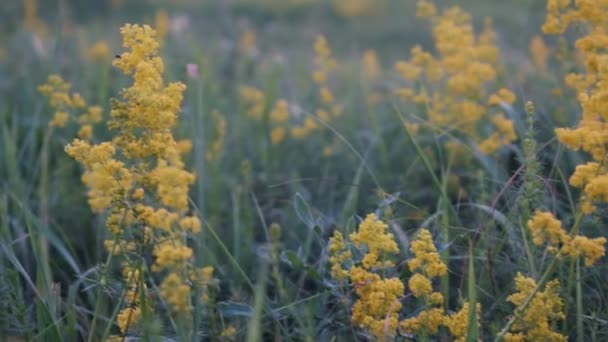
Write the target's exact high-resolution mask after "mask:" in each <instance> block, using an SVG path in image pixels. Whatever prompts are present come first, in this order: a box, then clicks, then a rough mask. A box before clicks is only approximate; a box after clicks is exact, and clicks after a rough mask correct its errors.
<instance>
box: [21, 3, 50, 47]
mask: <svg viewBox="0 0 608 342" xmlns="http://www.w3.org/2000/svg"><path fill="white" fill-rule="evenodd" d="M23 26H24V27H25V29H26V30H28V31H31V32H34V33H36V34H37V35H38V36H40V37H41V38H42V37H44V36H45V35H46V33H47V31H48V29H47V26H46V24H45V23H44V22H43V21H42V19H40V17H39V16H38V3H37V0H24V1H23Z"/></svg>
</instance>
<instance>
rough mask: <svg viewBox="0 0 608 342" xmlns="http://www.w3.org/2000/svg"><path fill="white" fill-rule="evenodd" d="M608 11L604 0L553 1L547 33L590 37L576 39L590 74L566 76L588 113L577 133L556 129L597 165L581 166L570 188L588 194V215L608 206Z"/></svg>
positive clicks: (549, 5)
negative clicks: (570, 31)
mask: <svg viewBox="0 0 608 342" xmlns="http://www.w3.org/2000/svg"><path fill="white" fill-rule="evenodd" d="M607 15H608V7H607V6H606V4H605V3H604V2H602V1H575V2H573V1H565V0H549V1H548V2H547V18H546V21H545V24H544V25H543V31H544V32H545V33H548V34H563V33H564V32H565V31H566V30H567V29H568V28H569V27H570V26H573V25H576V27H577V28H578V29H579V30H578V31H580V32H586V35H584V36H582V37H580V38H579V39H577V40H576V43H575V46H576V49H577V50H578V52H579V55H580V56H582V58H583V61H584V71H583V72H581V73H571V74H568V75H567V76H566V79H565V81H566V84H567V85H568V86H570V87H571V88H573V89H574V90H575V91H576V92H577V93H578V101H579V103H580V105H581V108H582V114H581V119H580V122H579V123H578V125H577V127H576V128H558V129H556V130H555V133H556V135H557V138H558V139H559V141H560V142H562V143H563V144H564V145H566V146H567V147H568V148H570V149H573V150H579V149H582V150H583V151H585V152H587V153H589V154H591V157H592V158H593V159H594V161H595V162H590V163H587V164H585V165H581V166H579V167H577V169H576V172H575V173H574V175H572V177H571V178H570V184H572V185H573V186H575V187H578V188H582V189H583V196H582V197H581V207H582V210H583V212H584V213H591V212H593V211H594V210H595V207H594V206H593V204H592V203H593V202H607V201H608V187H606V185H607V184H608V170H607V169H606V166H605V160H606V151H607V150H606V145H607V144H608V134H607V132H608V130H607V128H606V122H607V119H608V114H606V110H605V108H606V106H608V86H607V84H606V82H605V81H604V80H605V79H606V78H607V77H608V69H607V68H606V67H605V65H606V61H607V60H608V53H607V52H606V51H608V50H607V49H608V20H607V19H606V18H607Z"/></svg>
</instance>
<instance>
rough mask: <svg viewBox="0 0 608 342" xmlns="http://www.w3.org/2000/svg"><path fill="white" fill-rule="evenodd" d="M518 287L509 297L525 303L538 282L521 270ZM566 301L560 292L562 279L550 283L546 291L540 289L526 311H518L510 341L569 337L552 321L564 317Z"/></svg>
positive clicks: (518, 302) (556, 339) (516, 281)
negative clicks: (523, 273)
mask: <svg viewBox="0 0 608 342" xmlns="http://www.w3.org/2000/svg"><path fill="white" fill-rule="evenodd" d="M515 287H516V289H517V291H518V292H516V293H514V294H512V295H510V296H509V297H508V298H507V300H508V301H509V302H511V303H513V304H514V305H515V306H517V307H519V306H521V305H522V304H523V303H524V301H525V300H526V298H528V296H530V294H532V292H533V291H534V288H535V287H536V282H535V281H534V279H532V278H527V277H524V276H523V275H522V274H521V273H518V274H517V276H516V277H515ZM563 309H564V303H563V301H562V299H561V298H560V296H559V281H558V280H552V281H550V282H548V283H547V285H546V286H545V290H544V291H538V292H537V293H536V294H535V295H534V297H533V298H532V301H531V302H530V304H529V305H528V307H527V309H526V310H525V312H516V313H515V314H516V318H517V320H516V321H515V324H513V327H512V328H511V331H510V332H509V333H507V334H505V336H504V340H505V341H507V342H516V341H555V342H560V341H567V340H568V339H567V337H566V336H564V335H562V334H560V333H558V332H556V331H553V330H552V329H551V328H552V322H554V321H556V320H562V319H564V318H565V316H564V312H563Z"/></svg>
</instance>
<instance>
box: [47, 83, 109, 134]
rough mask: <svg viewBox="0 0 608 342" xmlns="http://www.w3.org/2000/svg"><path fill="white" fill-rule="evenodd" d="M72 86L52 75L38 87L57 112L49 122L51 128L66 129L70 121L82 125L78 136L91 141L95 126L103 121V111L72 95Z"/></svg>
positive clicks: (77, 95) (76, 95) (78, 96)
mask: <svg viewBox="0 0 608 342" xmlns="http://www.w3.org/2000/svg"><path fill="white" fill-rule="evenodd" d="M71 88H72V85H71V84H70V83H68V82H66V81H64V80H63V79H62V78H61V77H60V76H59V75H51V76H49V77H48V79H47V82H46V83H45V84H42V85H40V86H39V87H38V91H39V92H40V93H41V94H42V95H44V96H46V97H47V98H48V99H49V105H50V106H51V108H53V110H54V111H55V114H54V115H53V119H52V120H51V121H50V122H49V126H51V127H65V126H66V125H67V123H68V122H69V121H70V119H72V120H75V121H77V122H78V123H79V124H80V130H79V131H78V136H79V137H80V138H81V139H85V140H89V139H91V138H92V137H93V125H94V124H96V123H99V122H100V121H101V120H102V119H103V114H102V109H101V107H98V106H87V102H86V101H85V99H84V98H83V97H82V95H80V94H79V93H71V92H70V89H71Z"/></svg>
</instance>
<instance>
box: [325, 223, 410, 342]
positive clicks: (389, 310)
mask: <svg viewBox="0 0 608 342" xmlns="http://www.w3.org/2000/svg"><path fill="white" fill-rule="evenodd" d="M387 228H388V226H387V225H386V224H385V223H384V222H382V221H380V220H378V218H377V217H376V215H375V214H369V215H367V217H366V218H365V220H363V222H361V224H360V225H359V227H358V230H357V232H354V233H352V234H350V235H349V238H350V241H351V243H352V245H353V246H354V247H356V248H357V249H359V250H361V251H365V254H364V256H363V258H362V260H361V261H360V262H355V261H353V260H352V256H353V254H352V252H351V251H350V249H349V248H348V246H347V244H346V241H345V240H344V236H343V235H342V234H341V233H340V232H335V233H334V235H333V237H332V238H331V240H330V243H329V261H330V264H331V271H332V275H333V276H334V278H335V279H337V280H339V281H342V280H344V279H345V278H347V277H348V278H350V281H351V283H352V285H353V287H354V288H355V293H356V294H357V296H358V299H357V301H356V302H355V304H354V305H353V314H352V322H353V323H354V324H355V325H357V326H359V327H361V328H364V329H366V330H368V331H369V332H370V333H371V334H372V335H373V336H374V337H375V338H377V339H378V340H383V339H384V338H387V337H391V336H394V335H395V333H396V331H397V326H398V324H399V311H400V310H401V302H400V300H401V297H403V291H404V286H403V283H402V282H401V280H399V278H396V277H393V278H386V277H384V276H383V275H382V274H384V271H387V269H388V268H389V267H391V266H393V263H392V262H391V261H389V260H386V256H387V255H388V254H395V253H398V252H399V248H398V247H397V243H396V242H395V240H394V238H393V234H391V233H388V232H387V231H386V230H387ZM345 266H346V268H344V267H345ZM380 270H384V271H383V273H378V271H380Z"/></svg>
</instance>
